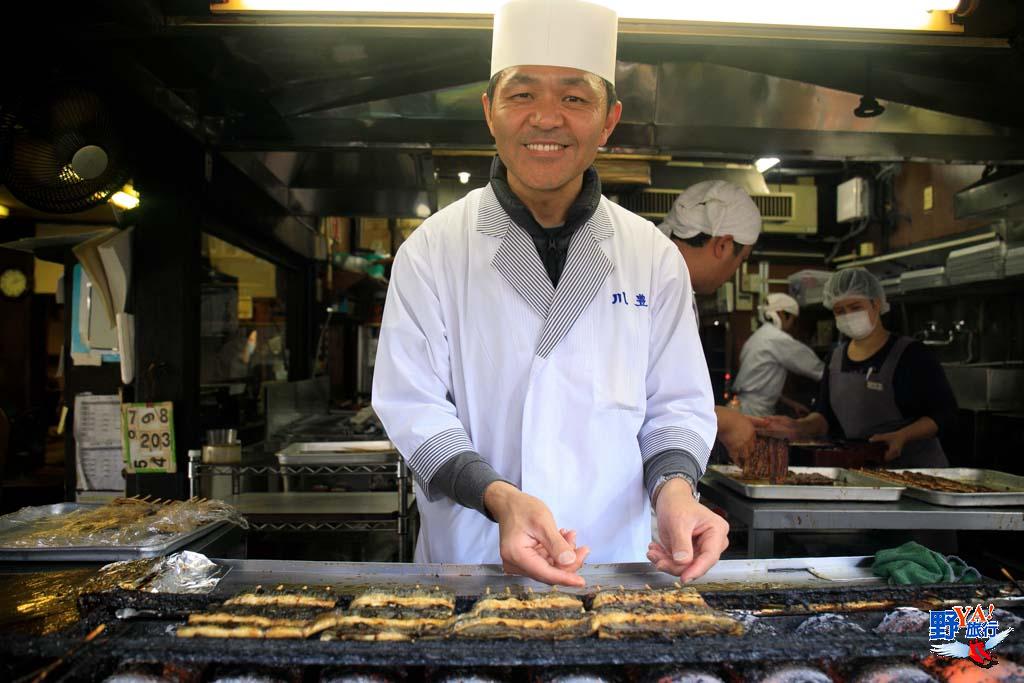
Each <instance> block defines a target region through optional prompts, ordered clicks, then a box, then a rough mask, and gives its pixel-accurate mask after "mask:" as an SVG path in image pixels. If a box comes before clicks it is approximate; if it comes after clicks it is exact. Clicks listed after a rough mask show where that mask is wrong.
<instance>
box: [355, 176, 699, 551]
mask: <svg viewBox="0 0 1024 683" xmlns="http://www.w3.org/2000/svg"><path fill="white" fill-rule="evenodd" d="M690 292H691V290H690V282H689V273H688V271H687V269H686V264H685V263H684V262H683V259H682V257H681V255H680V254H679V252H678V250H677V249H676V248H675V246H673V245H672V243H671V242H670V241H669V240H668V239H667V238H666V237H665V236H664V235H662V234H661V233H660V232H659V231H658V230H657V229H655V228H654V226H653V224H651V223H650V222H648V221H646V220H644V219H642V218H640V217H639V216H636V215H635V214H632V213H630V212H628V211H626V210H625V209H623V208H621V207H619V206H617V205H616V204H613V203H611V202H609V201H608V200H607V199H605V198H603V197H602V198H601V201H600V204H599V206H598V208H597V210H596V211H595V213H594V215H593V216H592V217H591V219H590V220H589V221H588V222H587V223H586V224H585V225H583V226H581V227H580V228H579V229H578V230H577V231H576V233H575V234H574V235H573V237H572V240H571V242H570V245H569V251H568V255H567V258H566V264H565V270H564V271H563V274H562V277H561V279H560V280H559V283H558V287H557V289H555V288H554V287H553V286H552V284H551V280H550V278H549V277H548V275H547V273H546V272H545V270H544V268H543V266H542V265H541V261H540V258H539V256H538V254H537V250H536V248H535V247H534V244H533V241H532V240H531V239H530V237H529V236H528V235H527V234H526V232H524V231H523V230H522V229H521V228H519V227H518V226H517V225H516V224H515V223H514V222H513V221H512V219H511V218H510V217H509V216H508V214H506V213H505V211H504V210H503V209H502V208H501V205H500V204H499V203H498V200H497V198H496V197H495V195H494V192H493V190H492V189H491V187H490V186H489V185H488V186H487V187H484V188H482V189H479V190H475V191H473V192H470V193H469V194H468V195H467V196H466V197H465V198H463V199H462V200H460V201H458V202H455V203H454V204H451V205H450V206H448V207H446V208H445V209H443V210H442V211H440V212H438V213H437V214H435V215H434V216H432V217H431V218H429V219H428V220H427V221H425V222H424V223H423V225H421V226H420V227H419V228H418V229H417V230H416V231H415V232H414V233H413V234H412V235H411V236H410V238H409V239H408V240H407V241H406V242H405V243H404V244H403V245H402V247H401V249H399V250H398V253H397V255H396V258H395V263H394V266H393V269H392V275H391V282H390V286H389V288H388V296H387V302H386V304H385V307H384V317H383V322H382V325H381V333H380V339H379V343H378V348H377V357H376V361H375V363H376V364H375V369H374V381H373V407H374V409H375V410H376V412H377V415H378V416H379V417H380V419H381V421H382V422H383V424H384V427H385V429H386V430H387V433H388V436H389V438H390V439H391V440H392V441H393V442H394V443H395V445H396V447H397V449H398V450H399V452H400V453H401V454H402V456H403V457H404V458H405V460H406V462H407V463H408V464H409V467H410V468H411V470H412V471H413V474H414V477H415V482H416V483H415V485H416V500H417V504H418V505H419V509H420V516H421V522H422V523H421V528H420V535H419V539H418V542H417V548H416V561H418V562H458V563H498V562H500V558H499V554H498V551H499V548H498V527H497V525H496V524H494V523H493V522H491V521H489V520H488V519H487V518H486V517H484V516H483V515H481V514H480V513H479V512H477V511H475V510H472V509H469V508H466V507H463V506H461V505H458V504H457V503H455V502H453V501H452V500H449V499H448V498H446V497H442V496H436V497H434V496H432V495H431V491H430V490H429V486H428V482H429V481H430V479H431V478H432V477H433V475H434V474H435V473H436V472H437V470H438V469H439V468H440V467H441V466H442V465H443V464H444V463H445V462H446V461H448V460H449V459H450V458H452V457H454V456H455V455H457V454H459V453H461V452H464V451H469V450H474V451H476V452H477V453H479V454H480V455H481V457H483V458H484V459H485V460H487V461H488V462H489V463H490V464H491V466H492V467H494V469H495V470H497V472H498V473H499V474H500V475H501V476H502V477H503V478H505V479H507V480H508V481H510V482H512V483H513V484H515V485H516V486H518V487H519V488H521V489H522V490H523V491H525V492H526V493H529V494H531V495H534V496H536V497H538V498H540V499H541V500H542V501H544V503H545V504H547V506H548V507H549V508H550V509H551V511H552V513H553V515H554V518H555V522H556V523H557V524H558V525H559V526H560V527H564V528H569V529H575V530H576V531H577V534H578V542H579V543H580V544H581V545H583V544H585V545H589V546H590V547H591V549H592V553H591V556H590V559H591V561H594V562H627V561H644V559H645V556H646V552H647V545H648V543H649V542H650V539H651V526H650V501H649V500H648V497H647V493H646V490H645V488H644V484H643V465H644V462H645V461H646V460H647V459H648V458H650V457H653V456H654V455H657V454H658V453H661V452H663V451H665V450H667V449H670V448H672V449H682V450H685V451H686V452H688V453H690V454H692V455H693V456H694V458H695V459H697V461H698V463H700V465H701V467H704V466H705V465H706V463H707V458H708V454H709V453H710V447H711V445H712V444H713V443H714V439H715V434H716V431H717V424H716V420H715V415H714V402H713V398H712V391H711V383H710V379H709V376H708V370H707V366H706V364H705V361H704V354H703V351H702V349H701V345H700V339H699V337H698V333H697V325H696V321H695V320H694V316H693V312H692V310H693V309H692V302H691V293H690Z"/></svg>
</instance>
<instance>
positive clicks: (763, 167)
mask: <svg viewBox="0 0 1024 683" xmlns="http://www.w3.org/2000/svg"><path fill="white" fill-rule="evenodd" d="M778 163H779V158H778V157H761V158H760V159H758V160H757V161H755V162H754V168H756V169H757V172H758V173H764V172H765V171H767V170H768V169H769V168H771V167H772V166H775V165H777V164H778Z"/></svg>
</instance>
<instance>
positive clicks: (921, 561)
mask: <svg viewBox="0 0 1024 683" xmlns="http://www.w3.org/2000/svg"><path fill="white" fill-rule="evenodd" d="M871 571H873V572H874V573H875V574H876V575H877V576H881V577H883V578H885V579H888V581H889V585H891V586H892V585H909V584H926V583H977V582H979V581H981V573H980V572H979V571H978V570H977V569H975V568H974V567H971V566H969V565H968V564H967V563H966V562H964V561H963V560H961V559H960V558H959V557H957V556H956V555H949V556H948V557H947V556H945V555H942V554H941V553H937V552H935V551H934V550H929V549H928V548H925V547H924V546H923V545H921V544H920V543H915V542H914V541H908V542H907V543H904V544H903V545H901V546H900V547H898V548H889V549H887V550H879V551H878V552H877V553H875V563H874V564H873V565H871Z"/></svg>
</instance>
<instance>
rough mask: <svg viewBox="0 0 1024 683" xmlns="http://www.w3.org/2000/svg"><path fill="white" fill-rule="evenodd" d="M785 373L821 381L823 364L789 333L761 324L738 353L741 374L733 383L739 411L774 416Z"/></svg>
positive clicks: (747, 413) (771, 325)
mask: <svg viewBox="0 0 1024 683" xmlns="http://www.w3.org/2000/svg"><path fill="white" fill-rule="evenodd" d="M787 371H789V372H795V373H796V374H798V375H801V376H802V377H807V378H808V379H813V380H815V381H820V380H821V376H822V373H824V371H825V363H823V362H822V360H821V359H820V358H818V356H817V355H815V353H814V351H812V350H811V349H810V347H808V346H806V345H805V344H802V343H801V342H798V341H797V340H796V339H794V338H793V337H792V336H791V335H790V334H789V333H788V332H785V331H783V330H780V329H779V328H778V327H776V326H775V325H773V324H771V323H765V324H763V325H761V327H759V328H757V331H756V332H754V334H752V335H750V338H749V339H747V342H746V343H745V344H744V345H743V348H742V349H741V350H740V371H739V373H737V375H736V380H735V381H734V382H733V389H734V390H735V391H736V392H738V393H739V395H740V412H742V413H744V414H746V415H758V416H763V415H773V414H774V413H775V404H776V403H777V402H778V400H779V396H781V395H782V388H783V386H785V384H786V372H787Z"/></svg>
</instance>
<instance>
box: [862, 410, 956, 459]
mask: <svg viewBox="0 0 1024 683" xmlns="http://www.w3.org/2000/svg"><path fill="white" fill-rule="evenodd" d="M938 433H939V425H937V424H936V423H935V420H933V419H931V418H930V417H922V418H919V419H917V420H915V421H914V422H911V423H910V424H908V425H907V426H906V427H904V428H903V429H897V430H896V431H895V432H886V433H884V434H875V435H874V436H872V437H871V438H870V439H868V441H876V442H882V443H884V444H885V445H886V447H887V448H886V451H885V461H886V462H889V461H891V460H895V459H896V458H898V457H900V453H902V452H903V447H904V446H906V445H907V443H908V442H910V441H922V440H924V439H930V438H932V437H933V436H935V435H937V434H938Z"/></svg>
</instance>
